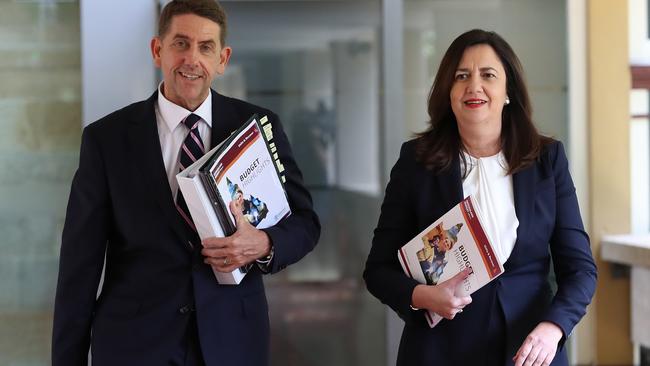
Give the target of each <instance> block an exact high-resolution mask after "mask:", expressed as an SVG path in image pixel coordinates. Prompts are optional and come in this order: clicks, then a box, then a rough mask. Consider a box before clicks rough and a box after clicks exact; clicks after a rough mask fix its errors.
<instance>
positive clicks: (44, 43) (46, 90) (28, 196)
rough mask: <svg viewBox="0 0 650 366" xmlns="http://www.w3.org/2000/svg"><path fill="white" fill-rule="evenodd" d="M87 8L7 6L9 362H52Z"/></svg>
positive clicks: (2, 309)
mask: <svg viewBox="0 0 650 366" xmlns="http://www.w3.org/2000/svg"><path fill="white" fill-rule="evenodd" d="M80 75H81V68H80V50H79V4H77V3H76V2H53V1H42V2H39V1H29V2H28V1H21V2H18V1H2V2H0V79H2V83H0V115H2V118H0V124H1V126H0V129H1V130H2V134H0V202H2V208H1V209H0V237H1V238H2V239H1V240H0V253H2V255H1V256H0V324H2V326H0V364H2V365H46V364H49V363H50V362H49V359H50V335H51V332H52V331H51V327H52V326H51V323H52V315H51V314H52V302H53V299H54V289H55V286H56V278H57V265H58V253H59V244H60V238H61V230H62V226H63V218H64V214H65V212H64V210H65V204H66V200H67V196H68V191H69V189H70V181H71V179H72V174H73V173H74V170H75V169H76V165H77V161H78V150H79V140H80V134H81V116H80V113H81V107H80V105H81V104H80V91H81V90H80V89H81V87H80V85H81V84H80Z"/></svg>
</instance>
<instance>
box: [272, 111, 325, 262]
mask: <svg viewBox="0 0 650 366" xmlns="http://www.w3.org/2000/svg"><path fill="white" fill-rule="evenodd" d="M268 116H269V118H270V122H271V124H272V126H273V127H272V131H273V141H274V142H275V145H276V147H277V149H278V157H279V159H280V162H281V163H282V165H283V166H284V175H285V178H286V182H285V185H284V187H285V189H286V191H287V196H288V199H289V206H290V207H291V215H290V216H289V217H287V218H285V219H283V220H282V221H280V222H279V223H277V224H276V225H274V226H272V227H270V228H267V229H263V230H264V231H265V232H266V233H267V234H268V236H269V238H270V239H271V242H272V244H273V251H274V254H273V260H272V261H271V264H270V268H269V272H270V273H275V272H278V271H280V270H282V269H284V268H286V267H287V266H288V265H290V264H293V263H295V262H297V261H299V260H300V259H301V258H302V257H304V256H305V255H307V253H309V252H310V251H311V250H312V249H314V247H315V246H316V243H317V242H318V238H319V236H320V222H319V220H318V216H317V215H316V213H315V212H314V208H313V204H312V199H311V195H310V194H309V192H308V191H307V188H305V186H304V184H303V180H302V173H301V172H300V169H299V168H298V165H297V164H296V160H295V159H294V157H293V153H292V152H291V146H290V145H289V139H288V138H287V135H286V134H285V133H284V130H283V129H282V124H281V122H280V119H279V118H278V116H277V115H276V114H275V113H272V112H270V113H269V114H268Z"/></svg>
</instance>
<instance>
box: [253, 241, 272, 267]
mask: <svg viewBox="0 0 650 366" xmlns="http://www.w3.org/2000/svg"><path fill="white" fill-rule="evenodd" d="M274 254H275V251H274V250H273V245H272V244H271V249H270V250H269V254H268V255H266V256H264V257H261V258H257V260H256V262H257V263H261V264H269V263H271V261H272V260H273V255H274Z"/></svg>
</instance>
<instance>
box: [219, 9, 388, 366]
mask: <svg viewBox="0 0 650 366" xmlns="http://www.w3.org/2000/svg"><path fill="white" fill-rule="evenodd" d="M223 5H224V7H225V8H226V11H227V12H228V16H229V26H230V27H231V28H230V31H229V34H230V36H229V37H230V39H229V42H228V43H229V44H230V45H231V46H232V47H233V57H232V59H231V65H229V69H228V70H227V72H226V75H224V78H222V79H217V80H216V82H215V85H214V87H215V88H216V89H217V90H218V91H220V92H222V93H224V94H226V95H232V96H237V97H243V98H245V99H246V100H247V101H249V102H251V103H254V104H258V105H261V106H264V107H267V108H269V109H271V110H273V111H274V112H276V113H277V114H278V115H279V116H280V118H281V120H282V122H283V125H284V129H285V132H286V133H287V136H288V138H289V140H290V141H291V144H292V147H293V150H294V151H293V152H294V156H295V158H296V160H297V162H298V164H299V166H300V168H301V170H302V172H303V176H304V181H305V184H306V186H307V187H308V188H309V190H310V192H311V194H312V197H313V199H314V207H315V209H316V211H317V212H318V214H319V216H320V219H321V224H322V228H323V229H322V234H321V239H320V241H319V244H318V246H317V247H316V249H315V250H314V252H313V253H311V254H310V255H308V256H307V257H306V258H304V259H303V260H301V261H300V262H299V263H297V264H295V265H293V266H290V267H289V268H287V269H286V270H284V271H282V272H280V273H278V274H276V275H273V276H267V277H266V279H265V280H266V283H267V290H268V291H267V293H268V298H269V303H270V309H271V310H270V311H271V326H272V335H271V346H272V357H271V360H272V362H273V364H276V365H296V366H298V365H382V364H385V362H386V361H385V355H384V352H383V351H382V350H383V349H384V348H385V346H384V342H385V341H384V334H385V332H384V327H385V325H384V308H383V306H382V305H381V304H379V303H377V302H376V301H375V300H374V299H372V298H370V295H368V294H367V292H366V290H365V286H364V284H363V281H362V279H361V272H362V270H363V266H364V261H365V257H366V255H367V253H368V248H369V245H370V241H371V238H372V230H373V228H374V225H375V223H376V220H377V217H378V210H379V195H380V183H379V144H378V142H379V115H378V111H379V101H380V93H379V71H378V70H379V65H380V62H379V41H378V37H377V34H378V30H379V26H380V5H381V4H380V2H379V1H355V2H342V1H292V2H284V1H247V2H237V1H232V2H230V1H225V2H223ZM251 24H254V25H255V26H254V27H253V26H251ZM260 29H262V30H263V31H262V32H260Z"/></svg>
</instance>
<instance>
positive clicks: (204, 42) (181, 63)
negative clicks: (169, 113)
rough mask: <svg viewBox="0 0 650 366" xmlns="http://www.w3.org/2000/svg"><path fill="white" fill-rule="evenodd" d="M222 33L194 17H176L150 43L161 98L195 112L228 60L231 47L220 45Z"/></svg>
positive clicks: (215, 24)
mask: <svg viewBox="0 0 650 366" xmlns="http://www.w3.org/2000/svg"><path fill="white" fill-rule="evenodd" d="M220 32H221V29H220V27H219V25H218V24H217V23H215V22H213V21H211V20H210V19H207V18H203V17H200V16H198V15H194V14H182V15H176V16H174V17H173V18H172V21H171V24H170V26H169V29H168V30H167V32H166V33H165V34H163V35H160V36H159V37H156V38H154V39H153V40H152V41H151V52H152V54H153V58H154V63H155V65H156V67H159V68H160V69H161V70H162V73H163V94H164V95H165V97H166V98H167V99H169V100H170V101H172V102H173V103H175V104H177V105H179V106H182V107H184V108H186V109H188V110H190V111H193V110H195V109H196V108H198V106H199V105H201V103H202V102H203V101H204V100H205V98H206V97H207V96H208V93H209V91H210V85H211V84H212V80H213V79H214V77H215V76H216V75H221V74H223V73H224V71H225V69H226V65H227V64H228V60H229V59H230V54H231V52H232V51H231V49H230V47H223V45H222V44H221V42H220V41H219V36H220Z"/></svg>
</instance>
